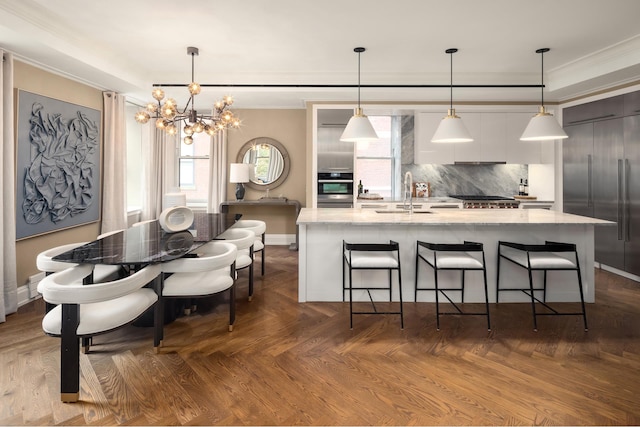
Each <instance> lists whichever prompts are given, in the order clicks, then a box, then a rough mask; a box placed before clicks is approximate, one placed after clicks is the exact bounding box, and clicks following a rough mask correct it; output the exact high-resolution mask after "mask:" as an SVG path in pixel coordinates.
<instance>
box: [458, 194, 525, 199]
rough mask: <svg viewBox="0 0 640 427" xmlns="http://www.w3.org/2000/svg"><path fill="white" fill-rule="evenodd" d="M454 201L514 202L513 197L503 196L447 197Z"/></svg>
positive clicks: (462, 195) (464, 195) (460, 195)
mask: <svg viewBox="0 0 640 427" xmlns="http://www.w3.org/2000/svg"><path fill="white" fill-rule="evenodd" d="M449 197H452V198H454V199H459V200H465V201H466V200H479V201H492V200H514V199H513V197H504V196H485V195H466V194H453V195H449Z"/></svg>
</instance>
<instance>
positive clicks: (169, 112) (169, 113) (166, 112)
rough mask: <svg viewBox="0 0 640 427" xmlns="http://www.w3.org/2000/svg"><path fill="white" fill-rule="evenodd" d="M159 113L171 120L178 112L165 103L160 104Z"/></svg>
mask: <svg viewBox="0 0 640 427" xmlns="http://www.w3.org/2000/svg"><path fill="white" fill-rule="evenodd" d="M161 114H162V117H164V118H165V119H168V120H171V119H173V118H174V117H175V116H176V114H178V112H177V111H176V109H175V107H173V106H171V105H167V104H165V105H163V106H162V112H161Z"/></svg>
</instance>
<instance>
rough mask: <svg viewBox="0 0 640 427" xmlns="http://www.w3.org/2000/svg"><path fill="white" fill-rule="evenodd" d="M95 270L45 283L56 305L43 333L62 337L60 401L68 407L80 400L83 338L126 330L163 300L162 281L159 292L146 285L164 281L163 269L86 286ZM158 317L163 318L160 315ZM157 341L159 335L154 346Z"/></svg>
mask: <svg viewBox="0 0 640 427" xmlns="http://www.w3.org/2000/svg"><path fill="white" fill-rule="evenodd" d="M92 270H93V269H92V266H91V265H88V264H81V265H76V266H75V267H71V268H68V269H66V270H62V271H59V272H57V273H54V274H51V275H49V276H47V277H45V278H44V279H43V280H42V281H41V282H40V283H41V287H40V289H41V291H42V295H43V298H44V300H45V301H47V302H48V303H51V304H57V305H56V307H55V308H54V309H52V310H51V311H49V312H48V313H47V314H46V315H45V316H44V318H43V319H42V329H43V330H44V332H45V333H46V334H47V335H50V336H54V337H60V338H61V344H60V358H61V372H60V386H61V389H60V392H61V394H60V398H61V400H62V401H63V402H76V401H77V400H78V395H79V387H80V354H79V353H80V338H90V337H93V336H95V335H100V334H103V333H107V332H111V331H113V330H115V329H118V328H121V327H122V326H125V325H127V324H129V323H131V322H133V321H134V320H136V319H137V318H138V317H140V316H141V315H142V314H143V313H144V312H145V311H146V310H147V309H149V308H150V307H152V306H153V305H154V304H155V303H156V301H157V300H158V295H157V292H156V291H159V280H158V281H156V286H155V289H156V290H154V289H151V288H145V287H144V286H145V285H147V284H148V283H150V282H152V281H154V280H155V279H156V278H158V277H159V275H160V274H161V272H162V268H161V267H160V265H149V266H146V267H144V268H142V269H141V270H139V271H138V272H136V273H134V274H132V275H131V276H127V277H125V278H122V279H118V280H115V281H111V282H105V283H96V284H92V285H90V286H83V285H82V280H83V278H85V277H87V276H89V275H90V274H91V272H92ZM155 317H158V312H157V310H156V313H155ZM155 332H156V334H157V332H158V331H157V330H156V331H155ZM158 340H159V339H158V336H157V335H156V336H155V337H154V343H155V341H158Z"/></svg>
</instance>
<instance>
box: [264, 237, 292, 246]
mask: <svg viewBox="0 0 640 427" xmlns="http://www.w3.org/2000/svg"><path fill="white" fill-rule="evenodd" d="M295 241H296V235H295V234H267V235H266V236H264V242H265V244H267V245H274V246H289V245H290V244H292V243H295Z"/></svg>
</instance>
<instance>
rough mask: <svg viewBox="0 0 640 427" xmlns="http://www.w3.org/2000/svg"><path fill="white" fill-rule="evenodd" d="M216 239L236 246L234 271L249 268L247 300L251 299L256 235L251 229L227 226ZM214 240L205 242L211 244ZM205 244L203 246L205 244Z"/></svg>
mask: <svg viewBox="0 0 640 427" xmlns="http://www.w3.org/2000/svg"><path fill="white" fill-rule="evenodd" d="M217 239H222V240H224V241H225V242H227V243H233V244H234V245H235V246H236V248H238V255H237V256H236V271H238V270H244V269H245V268H247V269H249V301H251V300H252V299H253V245H254V243H255V240H256V235H255V233H254V232H253V231H251V230H244V229H242V228H233V227H232V228H229V229H227V230H225V231H224V232H223V233H222V234H220V235H219V236H218V237H217ZM213 243H215V241H212V242H209V243H207V245H210V244H213ZM207 245H205V246H207Z"/></svg>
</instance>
